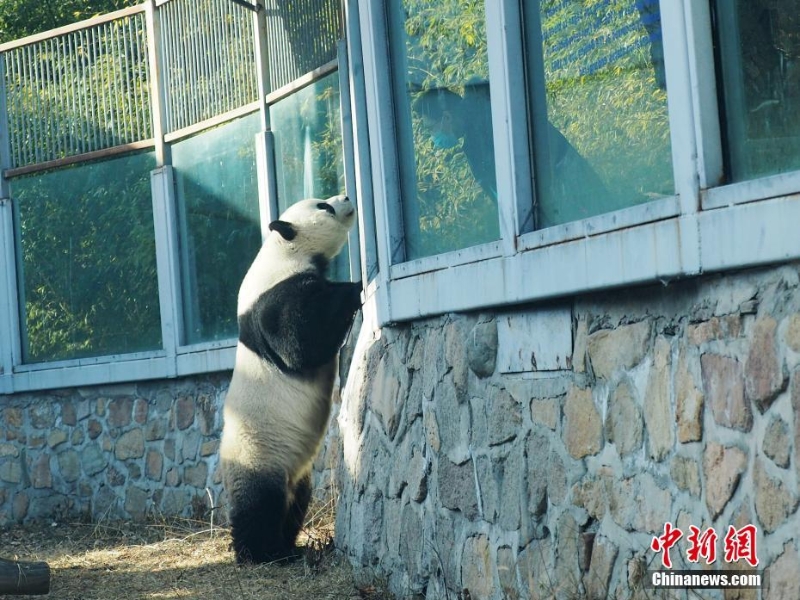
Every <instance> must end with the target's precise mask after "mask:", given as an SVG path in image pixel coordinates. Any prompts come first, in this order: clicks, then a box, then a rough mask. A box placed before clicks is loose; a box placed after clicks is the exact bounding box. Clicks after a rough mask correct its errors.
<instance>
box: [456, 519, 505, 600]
mask: <svg viewBox="0 0 800 600" xmlns="http://www.w3.org/2000/svg"><path fill="white" fill-rule="evenodd" d="M493 564H494V560H493V559H492V555H491V549H490V547H489V538H487V537H486V536H485V535H483V534H479V535H476V536H474V537H469V538H467V540H466V542H464V551H463V554H462V558H461V587H462V588H463V589H465V590H468V591H469V595H470V597H471V598H474V599H475V600H477V599H478V598H492V597H493V595H494V590H496V589H497V586H496V585H495V583H494V573H493V571H494V569H493V568H492V565H493Z"/></svg>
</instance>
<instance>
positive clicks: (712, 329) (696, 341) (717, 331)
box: [686, 314, 742, 346]
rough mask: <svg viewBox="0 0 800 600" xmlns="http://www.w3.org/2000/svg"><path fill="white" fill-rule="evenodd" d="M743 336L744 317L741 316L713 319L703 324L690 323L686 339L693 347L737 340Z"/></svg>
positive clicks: (725, 316)
mask: <svg viewBox="0 0 800 600" xmlns="http://www.w3.org/2000/svg"><path fill="white" fill-rule="evenodd" d="M741 334H742V317H741V315H739V314H732V315H724V316H721V317H711V318H710V319H709V320H708V321H703V322H702V323H690V324H689V325H688V326H687V327H686V339H687V341H688V342H689V344H691V345H692V346H699V345H701V344H705V343H707V342H710V341H713V340H725V339H731V338H737V337H739V336H740V335H741Z"/></svg>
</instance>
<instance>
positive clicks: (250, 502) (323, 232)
mask: <svg viewBox="0 0 800 600" xmlns="http://www.w3.org/2000/svg"><path fill="white" fill-rule="evenodd" d="M354 222H355V207H354V206H353V204H352V203H351V202H350V200H349V199H348V198H347V197H345V196H335V197H333V198H329V199H328V200H326V201H322V200H316V199H311V200H302V201H300V202H298V203H297V204H294V205H293V206H291V207H290V208H289V209H287V210H286V211H285V212H284V213H283V214H282V215H281V216H280V219H279V220H277V221H273V222H272V223H270V225H269V228H270V234H269V235H268V236H267V239H266V240H265V242H264V245H263V246H262V247H261V250H260V251H259V253H258V255H257V256H256V258H255V260H254V261H253V264H252V265H251V266H250V269H249V270H248V272H247V274H246V275H245V277H244V281H243V282H242V286H241V288H240V290H239V302H238V309H237V313H238V320H239V343H238V345H237V347H236V362H235V366H234V370H233V377H232V379H231V384H230V387H229V388H228V394H227V396H226V398H225V408H224V419H225V424H224V427H223V431H222V442H221V444H220V459H221V464H222V473H223V485H224V486H225V490H226V491H227V493H228V518H229V522H230V526H231V536H232V538H233V543H232V546H233V551H234V553H235V555H236V561H237V562H238V563H263V562H272V561H276V560H282V559H291V558H295V557H296V556H298V552H297V549H296V546H295V540H296V538H297V534H298V533H299V532H300V529H301V527H302V526H303V520H304V518H305V515H306V511H307V509H308V504H309V502H310V500H311V466H312V463H313V461H314V457H315V456H316V454H317V452H318V451H319V447H320V444H321V442H322V438H323V437H324V434H325V428H326V426H327V423H328V417H329V415H330V408H331V395H332V393H333V384H334V379H335V377H336V372H337V370H338V353H339V348H340V347H341V345H342V344H343V343H344V339H345V337H346V335H347V333H348V331H349V329H350V326H351V324H352V322H353V318H354V316H355V314H356V312H357V311H358V309H359V308H360V307H361V283H360V282H359V283H349V282H348V283H343V282H342V283H340V282H332V281H329V280H328V279H327V278H326V275H325V271H326V269H327V266H328V263H329V262H330V261H331V259H333V258H334V257H335V256H336V255H337V254H338V253H339V252H340V251H341V249H342V247H343V246H344V244H345V242H346V241H347V233H348V231H349V230H350V228H351V227H352V226H353V223H354Z"/></svg>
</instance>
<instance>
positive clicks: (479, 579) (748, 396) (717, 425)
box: [336, 264, 800, 600]
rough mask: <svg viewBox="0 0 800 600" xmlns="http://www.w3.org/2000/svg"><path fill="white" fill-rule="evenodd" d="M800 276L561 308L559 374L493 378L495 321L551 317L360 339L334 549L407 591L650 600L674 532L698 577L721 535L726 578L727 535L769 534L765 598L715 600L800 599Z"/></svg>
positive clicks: (731, 280) (398, 329) (461, 320)
mask: <svg viewBox="0 0 800 600" xmlns="http://www.w3.org/2000/svg"><path fill="white" fill-rule="evenodd" d="M799 273H800V266H798V265H796V264H795V265H791V266H785V267H781V268H771V269H763V270H758V271H748V272H742V273H736V274H728V275H724V276H719V275H715V276H704V277H702V278H697V279H692V280H687V281H683V282H679V283H672V284H670V285H667V286H658V287H651V288H637V289H628V290H621V291H618V292H614V293H606V294H596V295H592V296H589V297H582V298H577V299H571V300H569V301H565V302H564V303H562V304H561V305H560V306H557V307H555V308H556V309H559V310H563V311H565V312H566V314H567V315H568V316H569V315H571V318H567V319H566V327H568V328H570V329H571V333H572V337H571V340H572V344H571V356H569V357H568V360H567V361H565V362H566V364H567V366H568V367H569V368H565V369H562V370H557V371H550V372H532V373H522V374H501V373H500V372H499V369H498V367H497V363H498V360H497V356H498V351H502V350H503V348H502V341H500V342H499V341H498V322H499V321H500V320H501V319H503V318H505V317H506V315H514V316H515V317H520V315H521V316H522V318H524V317H525V315H536V314H537V313H538V312H540V311H542V310H543V309H542V308H541V307H533V306H528V307H517V308H515V309H513V310H510V311H508V312H505V311H504V312H495V313H484V314H466V315H462V314H458V315H456V314H451V315H447V316H444V317H440V318H435V319H428V320H424V321H419V322H415V323H413V324H405V325H398V326H395V327H385V328H383V329H382V330H379V331H374V328H373V329H370V328H369V327H364V328H363V329H362V332H361V336H360V338H359V341H358V344H357V346H356V351H355V357H354V359H353V367H352V369H351V372H350V380H349V382H348V385H347V387H346V389H345V391H344V394H343V404H342V407H341V412H340V416H339V427H340V431H341V437H342V457H341V464H340V467H339V471H338V477H339V479H338V488H339V493H340V502H339V508H338V513H337V528H336V541H337V545H338V546H339V547H340V548H342V549H343V550H345V552H346V553H347V554H348V556H349V557H350V559H351V561H352V562H353V564H354V565H356V566H357V568H358V570H359V572H360V573H362V574H363V575H364V576H365V577H374V576H379V577H383V578H385V579H386V580H387V581H388V583H389V585H390V587H391V589H392V590H393V591H394V592H395V593H396V594H397V596H398V597H399V598H420V599H421V598H428V599H432V598H453V599H456V598H459V599H461V600H465V599H467V598H469V599H471V600H478V599H484V598H496V599H500V598H508V599H516V598H551V597H552V598H576V597H587V598H638V597H647V598H652V597H662V596H661V595H658V594H654V592H653V591H652V590H642V585H643V575H644V573H645V572H646V570H647V569H648V568H657V567H658V566H659V565H660V562H661V556H660V555H657V554H656V553H655V552H654V551H653V550H651V549H650V545H651V542H652V541H653V538H654V537H655V536H658V535H661V534H662V533H663V532H664V527H665V524H666V523H667V522H670V523H671V524H672V525H674V526H676V527H678V528H680V529H681V530H682V531H683V532H684V537H683V538H682V539H681V540H680V541H679V542H678V543H677V544H676V546H675V547H674V548H673V550H672V551H671V557H672V560H673V564H674V567H675V568H695V569H696V568H701V565H702V564H703V561H702V559H701V562H700V565H691V564H689V563H688V562H687V557H686V551H687V549H688V542H687V537H688V535H689V533H690V526H696V527H698V528H700V529H701V530H705V529H706V528H708V527H713V528H714V530H715V531H716V533H717V534H718V536H719V541H718V544H717V547H718V556H719V558H718V560H717V562H716V563H715V567H717V568H731V567H732V566H731V565H728V564H727V563H725V561H724V560H723V552H724V547H723V543H722V542H723V536H724V535H725V534H726V532H727V530H728V527H729V526H730V525H733V526H734V527H735V528H736V529H739V528H741V527H743V526H745V525H746V524H753V525H755V526H756V527H757V528H758V536H757V556H758V558H759V560H760V563H759V565H758V568H759V569H766V575H767V577H766V583H765V585H764V588H763V589H762V590H761V591H754V590H749V591H741V592H736V593H733V592H727V593H725V594H723V592H721V591H707V593H706V595H704V596H702V597H704V598H705V597H707V598H726V599H728V598H745V599H746V598H764V599H769V600H776V599H779V598H780V599H786V600H789V599H794V600H796V598H797V597H798V594H800V591H798V590H800V558H798V547H799V544H800V512H798V499H799V498H800V489H799V488H798V479H799V478H800V277H799ZM552 308H553V307H546V309H547V310H550V309H552ZM367 320H368V319H367ZM568 339H569V338H568ZM534 341H537V340H533V339H532V340H531V344H533V342H534ZM498 346H500V347H498ZM522 350H523V351H524V348H523V349H522ZM562 364H563V363H562ZM733 566H736V565H733ZM745 566H746V565H745V564H744V563H742V564H740V565H738V568H743V567H745ZM669 597H671V598H672V597H678V598H681V597H686V594H685V592H677V593H675V595H670V596H669ZM692 597H698V596H692Z"/></svg>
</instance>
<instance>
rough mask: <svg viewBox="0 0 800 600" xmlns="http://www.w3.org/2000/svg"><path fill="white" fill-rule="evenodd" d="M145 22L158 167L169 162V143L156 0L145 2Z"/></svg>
mask: <svg viewBox="0 0 800 600" xmlns="http://www.w3.org/2000/svg"><path fill="white" fill-rule="evenodd" d="M145 20H146V22H147V60H148V62H149V67H150V110H151V113H152V118H153V138H154V139H155V151H156V161H157V164H158V166H159V167H162V166H164V165H168V164H171V162H172V157H171V156H170V149H169V145H167V144H166V143H165V142H164V133H165V127H166V121H167V119H166V117H167V90H166V86H165V85H164V82H165V76H164V69H166V67H167V65H165V64H164V61H163V55H162V54H161V47H162V44H161V16H160V15H159V12H158V8H157V7H156V0H150V2H148V3H147V6H146V11H145Z"/></svg>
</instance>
